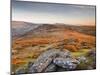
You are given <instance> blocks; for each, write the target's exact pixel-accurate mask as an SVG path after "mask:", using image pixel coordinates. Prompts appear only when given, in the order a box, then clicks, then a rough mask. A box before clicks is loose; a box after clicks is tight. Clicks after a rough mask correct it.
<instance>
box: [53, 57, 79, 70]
mask: <svg viewBox="0 0 100 75" xmlns="http://www.w3.org/2000/svg"><path fill="white" fill-rule="evenodd" d="M53 62H54V64H56V65H57V66H60V67H62V68H66V70H73V69H75V68H76V66H77V64H79V63H80V62H79V61H78V60H76V59H73V58H55V59H54V61H53Z"/></svg>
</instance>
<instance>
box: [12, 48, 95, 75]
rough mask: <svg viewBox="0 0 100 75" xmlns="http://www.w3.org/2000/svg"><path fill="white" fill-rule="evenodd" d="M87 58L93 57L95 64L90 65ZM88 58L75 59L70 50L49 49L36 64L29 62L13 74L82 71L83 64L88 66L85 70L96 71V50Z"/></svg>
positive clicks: (91, 51)
mask: <svg viewBox="0 0 100 75" xmlns="http://www.w3.org/2000/svg"><path fill="white" fill-rule="evenodd" d="M86 56H88V57H93V61H94V62H93V63H92V64H90V65H89V64H88V63H89V60H88V58H87V57H86ZM86 56H81V57H73V56H72V55H71V52H70V51H68V50H59V49H49V50H47V51H45V52H44V53H42V54H41V55H40V56H39V57H38V58H37V59H36V60H35V61H34V62H29V63H28V65H27V66H26V67H23V68H22V67H21V68H19V69H17V70H16V72H15V73H12V74H14V75H18V74H27V73H30V74H31V73H44V72H61V71H73V70H81V68H80V67H79V65H80V64H82V63H83V64H87V65H88V66H85V67H86V68H85V69H95V63H96V62H95V50H90V52H89V53H88V54H87V55H86ZM83 67H84V66H83Z"/></svg>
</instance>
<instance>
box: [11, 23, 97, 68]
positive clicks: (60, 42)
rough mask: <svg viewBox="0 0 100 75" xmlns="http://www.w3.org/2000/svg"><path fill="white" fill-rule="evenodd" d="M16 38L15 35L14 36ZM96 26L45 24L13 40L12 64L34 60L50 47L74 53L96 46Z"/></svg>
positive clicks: (22, 63) (18, 64)
mask: <svg viewBox="0 0 100 75" xmlns="http://www.w3.org/2000/svg"><path fill="white" fill-rule="evenodd" d="M14 38H15V37H14ZM95 39H96V37H95V26H73V25H64V24H63V25H61V24H43V25H39V26H38V27H36V28H34V29H31V30H30V31H27V32H26V33H24V34H23V35H21V36H20V37H18V38H16V39H13V40H12V64H13V65H14V66H13V68H14V70H16V68H18V67H20V66H22V65H24V64H26V63H28V62H30V61H34V60H35V59H36V58H37V57H38V56H39V55H40V54H41V53H43V52H44V51H46V50H48V49H50V48H56V49H65V50H69V51H71V52H72V53H73V52H78V51H80V50H83V49H91V48H95V44H96V43H95V41H96V40H95Z"/></svg>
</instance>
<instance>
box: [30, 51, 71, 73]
mask: <svg viewBox="0 0 100 75" xmlns="http://www.w3.org/2000/svg"><path fill="white" fill-rule="evenodd" d="M56 57H70V53H69V51H60V50H57V49H52V50H51V49H50V50H48V51H46V52H44V53H43V54H41V55H40V56H39V57H38V59H37V60H36V61H35V62H34V65H33V66H32V67H31V68H30V69H29V72H30V73H36V72H42V71H43V70H44V69H45V68H46V67H47V66H48V65H49V64H50V63H51V62H52V61H53V59H55V58H56Z"/></svg>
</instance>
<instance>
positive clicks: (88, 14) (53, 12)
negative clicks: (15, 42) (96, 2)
mask: <svg viewBox="0 0 100 75" xmlns="http://www.w3.org/2000/svg"><path fill="white" fill-rule="evenodd" d="M12 20H13V21H25V22H32V23H50V24H53V23H64V24H71V25H95V6H89V5H71V4H57V3H39V2H26V1H12Z"/></svg>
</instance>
